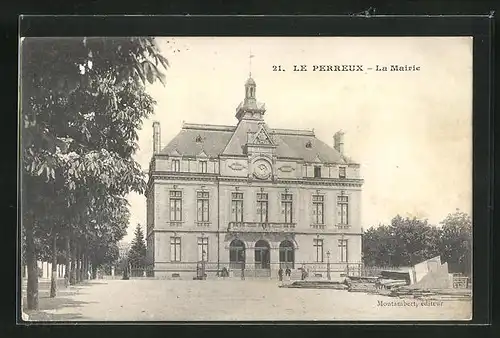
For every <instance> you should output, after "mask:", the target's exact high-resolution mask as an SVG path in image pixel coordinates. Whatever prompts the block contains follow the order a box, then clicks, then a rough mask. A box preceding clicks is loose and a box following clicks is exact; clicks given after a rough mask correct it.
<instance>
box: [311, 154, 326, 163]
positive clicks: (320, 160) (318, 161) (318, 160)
mask: <svg viewBox="0 0 500 338" xmlns="http://www.w3.org/2000/svg"><path fill="white" fill-rule="evenodd" d="M313 162H316V163H323V162H324V161H323V160H322V159H321V157H320V156H319V154H317V155H316V157H315V158H314V161H313Z"/></svg>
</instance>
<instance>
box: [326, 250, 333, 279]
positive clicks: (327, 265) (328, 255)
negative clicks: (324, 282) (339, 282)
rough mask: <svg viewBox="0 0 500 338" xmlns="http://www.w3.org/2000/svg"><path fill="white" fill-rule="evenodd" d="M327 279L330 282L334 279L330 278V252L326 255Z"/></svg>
mask: <svg viewBox="0 0 500 338" xmlns="http://www.w3.org/2000/svg"><path fill="white" fill-rule="evenodd" d="M326 277H327V278H328V280H331V279H332V277H331V276H330V250H328V252H327V253H326Z"/></svg>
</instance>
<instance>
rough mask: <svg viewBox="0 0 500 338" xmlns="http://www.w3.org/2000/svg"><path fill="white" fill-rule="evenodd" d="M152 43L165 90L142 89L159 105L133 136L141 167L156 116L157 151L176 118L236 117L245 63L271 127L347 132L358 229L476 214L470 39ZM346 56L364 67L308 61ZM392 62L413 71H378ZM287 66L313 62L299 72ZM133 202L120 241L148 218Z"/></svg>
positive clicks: (228, 120) (325, 134)
mask: <svg viewBox="0 0 500 338" xmlns="http://www.w3.org/2000/svg"><path fill="white" fill-rule="evenodd" d="M156 39H157V41H158V43H159V45H160V48H161V51H162V54H163V55H164V56H165V57H166V58H167V59H168V60H169V63H170V67H169V68H168V70H167V71H165V75H166V79H167V83H166V85H165V86H163V85H161V84H160V83H156V84H154V85H149V86H148V88H147V91H148V92H149V93H150V94H151V95H152V96H153V97H154V99H155V100H156V101H157V105H156V109H155V114H154V115H153V116H151V117H150V119H148V120H146V121H145V122H144V125H143V128H142V130H141V131H140V132H139V147H140V149H139V151H138V152H137V154H136V155H135V159H136V160H137V161H138V162H139V163H140V164H141V165H142V167H143V169H144V170H145V171H147V170H148V165H149V161H150V159H151V156H152V150H153V139H152V138H153V128H152V123H153V121H159V122H160V126H161V143H162V147H164V146H165V145H167V144H168V142H169V141H170V140H171V139H172V138H173V137H174V136H175V135H176V134H177V133H178V132H179V131H180V129H181V126H182V122H183V121H184V122H187V123H207V124H222V125H236V123H237V120H236V118H235V116H234V115H235V109H236V107H237V106H238V104H239V103H240V102H241V101H242V100H243V97H244V83H245V81H246V80H247V78H248V75H249V71H250V70H251V72H252V77H253V78H254V79H255V81H256V83H257V89H256V96H257V100H258V101H260V102H263V103H265V104H266V108H267V112H266V114H265V116H264V119H265V121H266V123H267V124H268V125H269V127H271V128H290V129H309V130H314V132H315V134H316V137H317V138H319V139H321V140H322V141H324V142H326V143H327V144H330V145H332V146H333V134H334V133H335V132H336V131H338V130H340V129H342V130H343V131H344V132H345V136H344V142H345V144H344V149H345V153H346V155H347V156H349V157H351V158H352V159H354V160H355V161H356V162H358V163H360V164H361V176H362V178H363V179H364V185H363V192H362V204H361V205H362V210H361V214H362V227H363V228H364V229H367V228H369V227H371V226H377V225H378V224H384V223H385V224H387V223H388V222H390V220H391V219H392V218H393V217H394V216H396V215H397V214H400V215H403V216H409V217H413V216H415V217H418V218H423V219H428V220H429V222H431V223H434V224H437V223H439V222H440V221H441V220H442V219H444V218H445V217H446V215H447V214H448V213H450V212H454V211H455V210H456V209H457V208H458V209H460V210H462V211H465V212H468V213H469V214H471V212H472V38H470V37H443V38H439V37H383V38H382V37H381V38H377V37H369V38H368V37H286V38H283V37H279V38H271V37H259V38H256V37H251V38H250V37H248V38H244V37H238V38H234V37H230V38H226V37H224V38H222V37H213V38H211V37H203V38H202V37H199V38H194V37H189V38H188V37H169V38H166V37H162V38H156ZM249 55H253V56H254V57H253V58H251V59H250V58H249ZM250 62H251V64H250ZM343 64H349V65H351V64H352V65H361V66H362V67H363V71H356V72H338V71H335V72H334V71H321V72H320V71H318V68H316V71H313V67H314V66H315V65H316V66H319V65H331V66H332V68H333V66H334V65H343ZM392 64H398V65H408V66H413V65H415V66H418V67H420V70H419V71H406V72H390V71H387V72H383V71H375V68H376V67H377V65H379V67H382V66H390V65H392ZM293 65H307V69H308V70H307V71H304V72H294V71H293ZM273 66H276V68H277V66H281V69H284V71H274V70H273V68H274V67H273ZM368 68H372V69H371V70H369V69H368ZM129 202H130V204H131V220H130V227H129V234H128V235H127V236H126V238H125V239H124V240H125V241H130V240H131V239H132V238H133V231H134V228H135V225H136V224H137V223H140V224H142V225H143V226H144V227H145V224H146V198H145V197H144V196H140V195H137V194H131V195H130V196H129Z"/></svg>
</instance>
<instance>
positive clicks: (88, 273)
mask: <svg viewBox="0 0 500 338" xmlns="http://www.w3.org/2000/svg"><path fill="white" fill-rule="evenodd" d="M87 277H88V278H87V279H89V280H90V270H87Z"/></svg>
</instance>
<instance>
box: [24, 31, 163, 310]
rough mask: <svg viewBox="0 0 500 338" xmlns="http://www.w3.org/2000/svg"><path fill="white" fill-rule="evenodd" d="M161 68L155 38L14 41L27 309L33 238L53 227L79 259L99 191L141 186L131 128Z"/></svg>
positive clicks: (147, 105) (31, 294)
mask: <svg viewBox="0 0 500 338" xmlns="http://www.w3.org/2000/svg"><path fill="white" fill-rule="evenodd" d="M167 66H168V63H167V60H166V59H165V58H164V57H163V56H161V54H160V52H159V49H158V47H157V45H156V43H155V40H154V38H57V39H42V38H25V39H24V40H23V41H22V44H21V64H20V67H21V115H22V122H23V128H22V134H21V139H22V149H23V158H22V170H23V174H22V181H23V194H22V195H23V210H24V214H23V230H24V233H25V239H26V245H25V252H26V263H27V266H28V308H29V309H36V308H37V307H38V280H37V274H36V258H37V255H38V254H37V252H38V251H37V245H36V243H37V241H38V240H39V239H43V238H44V237H48V236H49V234H50V233H51V232H52V231H56V233H59V234H64V236H66V239H67V240H69V238H71V242H72V243H73V244H75V245H76V247H73V248H72V251H73V252H74V253H75V251H77V254H73V257H72V258H73V259H72V260H73V263H74V261H75V260H76V261H78V262H79V265H77V266H78V267H81V265H82V261H84V260H86V259H87V258H86V256H87V255H88V252H89V246H88V245H87V240H88V237H89V236H91V235H92V233H93V231H98V229H97V228H96V227H87V226H86V223H84V222H83V220H86V219H88V218H92V217H94V218H96V217H99V216H102V214H103V213H102V211H103V210H100V211H101V212H97V214H94V213H95V212H96V211H95V210H96V209H98V208H97V207H96V203H97V202H96V199H97V197H98V196H106V197H111V198H113V197H118V198H124V197H125V196H126V194H127V193H129V192H130V191H137V192H139V193H142V192H143V191H144V188H145V177H144V174H143V173H142V171H141V169H140V166H139V164H138V163H137V162H135V161H134V160H133V158H132V155H133V154H134V152H135V151H136V149H137V142H136V141H137V139H138V136H137V130H138V129H139V128H141V126H142V121H143V119H144V118H146V117H147V116H148V115H150V114H151V113H152V112H153V107H154V104H155V101H154V100H153V99H152V97H150V96H149V95H148V94H147V93H146V92H145V85H146V83H148V82H149V83H153V82H154V81H156V80H160V81H161V82H164V75H163V74H162V73H161V72H160V70H159V67H163V68H164V69H166V67H167ZM55 196H63V197H64V199H63V200H60V199H57V198H54V197H55ZM63 207H65V211H63V210H62V209H61V208H63ZM61 215H62V216H63V217H60V216H61ZM54 216H57V217H56V218H57V219H54ZM98 223H99V222H98ZM105 224H106V225H107V226H111V224H112V223H109V222H108V223H105ZM99 231H100V232H101V233H107V232H109V231H111V230H110V229H107V228H104V229H100V230H99ZM53 251H56V250H53ZM67 256H69V254H68V255H67ZM87 261H88V260H87ZM72 265H74V264H72Z"/></svg>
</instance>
